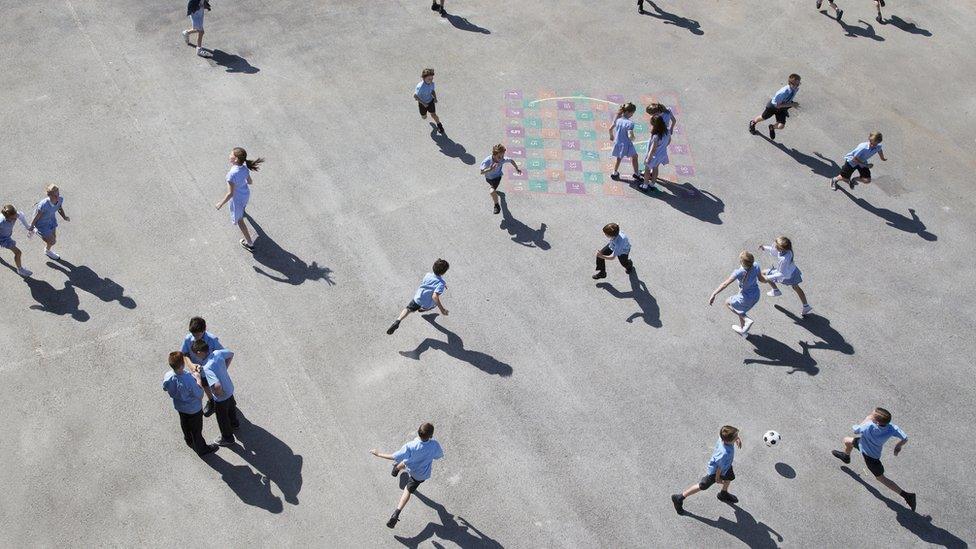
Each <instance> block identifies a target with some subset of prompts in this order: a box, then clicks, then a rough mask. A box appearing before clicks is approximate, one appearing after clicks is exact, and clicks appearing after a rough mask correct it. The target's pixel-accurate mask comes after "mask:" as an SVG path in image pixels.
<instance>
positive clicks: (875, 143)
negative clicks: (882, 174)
mask: <svg viewBox="0 0 976 549" xmlns="http://www.w3.org/2000/svg"><path fill="white" fill-rule="evenodd" d="M876 154H877V155H878V158H880V159H881V160H882V161H883V162H887V161H888V159H887V158H885V155H884V151H883V150H882V149H881V132H871V135H869V136H868V140H867V141H865V142H864V143H861V144H860V145H858V146H856V147H854V150H853V151H851V152H849V153H847V155H846V156H844V165H843V166H842V167H841V169H840V175H838V176H836V177H833V178H831V180H830V188H831V189H833V190H835V191H836V190H837V182H838V181H843V182H845V183H847V185H848V186H849V187H850V188H851V190H852V191H853V190H854V182H855V181H857V182H860V183H864V184H867V183H870V182H871V168H873V167H874V164H871V163H869V162H868V160H869V159H870V158H871V157H872V156H874V155H876ZM854 170H857V175H858V177H857V178H856V179H851V176H852V175H854Z"/></svg>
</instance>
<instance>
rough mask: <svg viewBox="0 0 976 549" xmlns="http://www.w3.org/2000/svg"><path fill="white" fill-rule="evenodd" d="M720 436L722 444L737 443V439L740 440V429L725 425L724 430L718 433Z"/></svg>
mask: <svg viewBox="0 0 976 549" xmlns="http://www.w3.org/2000/svg"><path fill="white" fill-rule="evenodd" d="M718 436H720V437H722V442H725V443H730V442H735V439H737V438H739V428H738V427H733V426H731V425H723V426H722V429H721V430H719V432H718Z"/></svg>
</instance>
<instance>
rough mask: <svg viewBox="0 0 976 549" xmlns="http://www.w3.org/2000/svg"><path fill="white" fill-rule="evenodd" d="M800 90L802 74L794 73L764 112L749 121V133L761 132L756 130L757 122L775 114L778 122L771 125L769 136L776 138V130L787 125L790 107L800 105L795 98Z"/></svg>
mask: <svg viewBox="0 0 976 549" xmlns="http://www.w3.org/2000/svg"><path fill="white" fill-rule="evenodd" d="M798 91H800V75H799V74H796V73H793V74H791V75H790V78H789V82H788V83H787V85H785V86H783V87H782V88H780V89H779V91H778V92H776V94H774V95H773V97H772V98H771V99H770V100H769V103H767V104H766V108H765V109H763V112H762V114H760V115H759V116H757V117H755V118H753V119H752V120H750V121H749V133H751V134H753V135H755V134H757V133H759V132H757V131H756V124H758V123H760V122H761V121H763V120H768V119H769V118H770V117H773V116H775V117H776V124H770V125H769V138H770V139H776V130H782V129H783V128H785V127H786V118H787V117H788V116H789V115H790V109H792V108H793V107H797V108H799V107H800V104H799V103H797V102H796V101H794V100H793V99H794V98H796V93H797V92H798Z"/></svg>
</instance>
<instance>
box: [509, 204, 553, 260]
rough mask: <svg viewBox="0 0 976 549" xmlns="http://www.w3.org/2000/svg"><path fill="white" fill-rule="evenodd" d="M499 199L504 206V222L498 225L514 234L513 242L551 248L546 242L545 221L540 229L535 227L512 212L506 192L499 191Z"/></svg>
mask: <svg viewBox="0 0 976 549" xmlns="http://www.w3.org/2000/svg"><path fill="white" fill-rule="evenodd" d="M498 201H499V203H500V205H501V208H502V222H501V224H499V225H498V228H500V229H505V230H506V231H508V234H510V235H512V242H515V243H516V244H521V245H523V246H525V247H527V248H539V249H540V250H548V249H549V248H550V246H549V243H548V242H546V228H547V227H546V224H545V223H543V224H542V225H541V226H540V227H539V229H538V230H536V229H533V228H532V227H529V226H528V225H526V224H525V223H522V222H521V221H519V220H518V219H515V217H514V216H513V215H512V212H511V211H509V209H508V200H507V199H506V197H505V193H503V192H501V191H498Z"/></svg>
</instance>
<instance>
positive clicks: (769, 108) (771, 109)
mask: <svg viewBox="0 0 976 549" xmlns="http://www.w3.org/2000/svg"><path fill="white" fill-rule="evenodd" d="M789 115H790V113H789V110H788V109H777V108H776V106H775V105H773V104H772V103H767V104H766V108H765V109H763V112H762V119H763V120H766V119H768V118H770V117H772V116H775V117H776V122H778V123H780V124H786V117H787V116H789Z"/></svg>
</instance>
